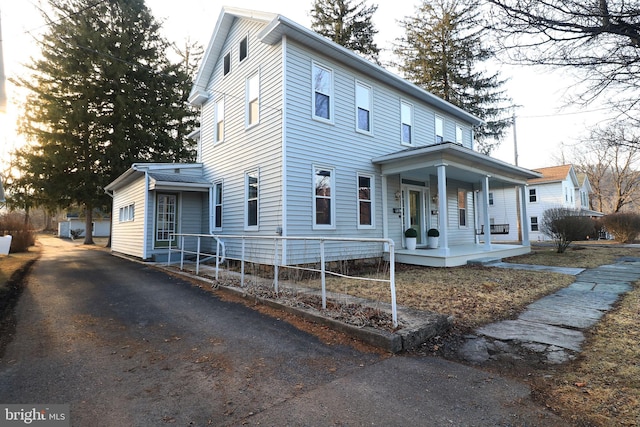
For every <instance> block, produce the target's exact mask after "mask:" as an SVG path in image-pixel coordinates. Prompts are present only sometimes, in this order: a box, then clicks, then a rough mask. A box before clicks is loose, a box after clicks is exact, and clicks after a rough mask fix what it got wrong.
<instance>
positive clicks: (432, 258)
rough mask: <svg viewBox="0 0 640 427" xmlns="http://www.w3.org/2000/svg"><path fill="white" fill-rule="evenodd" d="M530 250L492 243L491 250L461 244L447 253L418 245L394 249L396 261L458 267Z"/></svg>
mask: <svg viewBox="0 0 640 427" xmlns="http://www.w3.org/2000/svg"><path fill="white" fill-rule="evenodd" d="M529 252H531V247H530V246H522V245H508V244H500V243H493V244H492V245H491V250H490V251H487V250H486V249H485V246H484V244H482V243H481V244H477V245H463V246H451V247H449V254H445V251H444V249H442V248H438V249H428V248H426V247H418V248H416V250H414V251H410V250H407V249H397V250H396V254H395V255H396V262H400V263H403V264H413V265H423V266H427V267H458V266H461V265H465V264H467V263H468V262H469V261H473V260H480V259H486V258H491V259H496V260H499V259H501V258H507V257H512V256H517V255H524V254H527V253H529Z"/></svg>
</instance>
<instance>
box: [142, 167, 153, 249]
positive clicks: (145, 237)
mask: <svg viewBox="0 0 640 427" xmlns="http://www.w3.org/2000/svg"><path fill="white" fill-rule="evenodd" d="M148 212H149V171H148V170H146V169H145V171H144V218H143V220H142V230H143V233H142V259H143V260H147V242H148V241H149V230H148V229H147V213H148ZM152 225H153V224H152Z"/></svg>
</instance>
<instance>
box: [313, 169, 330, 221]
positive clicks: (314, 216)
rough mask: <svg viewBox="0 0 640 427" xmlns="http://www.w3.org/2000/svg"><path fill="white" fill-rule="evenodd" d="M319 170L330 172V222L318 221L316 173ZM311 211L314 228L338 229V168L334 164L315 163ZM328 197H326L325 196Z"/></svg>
mask: <svg viewBox="0 0 640 427" xmlns="http://www.w3.org/2000/svg"><path fill="white" fill-rule="evenodd" d="M318 170H323V171H328V172H329V173H330V178H331V179H330V181H329V185H330V187H329V188H330V195H329V197H328V199H329V203H330V205H331V206H330V212H329V215H330V217H329V221H330V224H317V223H316V219H317V218H316V198H317V197H318V196H317V195H316V175H317V173H316V172H317V171H318ZM311 173H312V175H311V212H312V221H313V223H312V224H313V226H312V228H313V230H335V229H336V169H335V167H333V166H322V165H317V164H314V165H313V166H312V170H311ZM325 198H326V197H325Z"/></svg>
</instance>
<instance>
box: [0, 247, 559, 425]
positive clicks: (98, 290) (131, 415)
mask: <svg viewBox="0 0 640 427" xmlns="http://www.w3.org/2000/svg"><path fill="white" fill-rule="evenodd" d="M42 244H43V245H44V246H45V247H44V252H43V255H42V257H41V259H40V260H38V261H37V262H36V264H35V265H34V266H33V268H32V271H31V273H30V275H29V277H28V279H27V280H28V285H27V287H26V289H25V291H24V293H23V294H22V296H21V299H20V302H19V303H18V306H17V308H16V317H17V320H18V325H17V331H16V336H15V338H14V339H13V341H12V342H11V343H10V344H9V346H8V347H7V349H6V352H5V354H4V356H3V357H2V359H0V403H4V404H7V403H20V404H30V403H31V404H34V403H48V404H57V403H64V404H70V405H71V420H72V425H77V426H149V425H164V424H174V425H179V426H187V425H196V426H205V425H258V424H259V425H274V426H275V425H277V426H282V425H295V426H297V425H306V426H329V425H353V426H356V425H380V426H394V425H398V426H400V425H402V426H407V425H456V426H463V425H468V426H471V425H476V426H489V425H490V426H499V425H504V426H507V425H508V426H511V425H514V426H516V425H536V426H540V425H566V422H564V421H559V420H558V419H557V418H555V417H554V416H553V415H551V414H549V413H548V412H545V411H544V410H543V409H542V408H540V407H538V406H537V405H536V404H535V403H533V402H532V401H531V399H530V396H529V389H528V388H527V386H526V385H524V384H521V383H518V382H516V381H513V380H509V379H505V378H501V377H496V376H495V375H492V374H489V373H487V372H484V371H481V370H477V369H473V368H470V367H467V366H463V365H459V364H455V363H451V362H447V361H444V360H441V359H437V358H417V357H408V356H393V357H391V356H384V355H380V354H376V353H363V352H360V351H358V350H356V349H354V348H351V347H347V346H338V345H327V344H324V343H322V342H321V341H320V340H319V339H317V338H316V337H315V336H313V335H311V334H308V333H306V332H302V331H300V330H298V329H296V328H294V327H292V326H291V325H289V324H288V323H286V322H284V321H282V320H279V319H278V318H273V317H269V316H266V315H263V314H261V313H259V312H257V311H255V310H252V309H251V308H250V307H246V306H244V305H242V304H237V303H232V302H228V301H223V300H222V299H220V298H219V297H218V296H216V295H212V294H211V293H208V292H205V291H203V290H202V289H199V288H198V287H196V286H193V285H192V284H190V283H188V282H186V281H183V280H182V279H178V278H174V277H171V276H168V275H167V274H166V273H164V272H162V271H158V270H156V269H154V268H153V267H150V266H146V265H143V264H139V263H134V262H130V261H127V260H124V259H121V258H118V257H114V256H112V255H110V254H109V253H108V252H105V251H103V250H97V249H92V248H87V247H85V246H82V245H79V244H75V243H73V242H69V241H64V240H60V239H56V238H46V239H42Z"/></svg>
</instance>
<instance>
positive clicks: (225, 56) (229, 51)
mask: <svg viewBox="0 0 640 427" xmlns="http://www.w3.org/2000/svg"><path fill="white" fill-rule="evenodd" d="M227 56H228V57H229V71H228V72H226V73H225V72H224V65H225V64H224V62H225V59H226V58H227ZM231 62H232V57H231V49H229V50H228V51H227V53H225V54H224V55H222V78H225V77H227V76H228V75H229V74H231V69H232V67H231Z"/></svg>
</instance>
